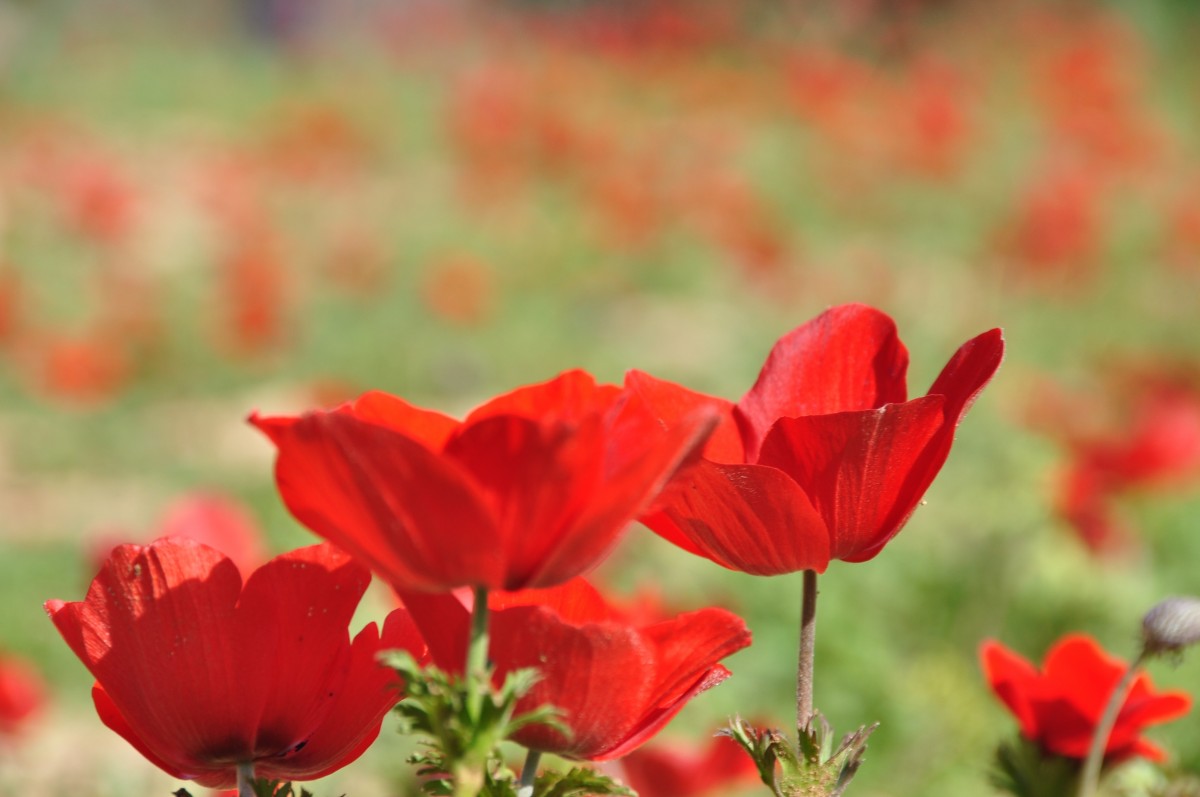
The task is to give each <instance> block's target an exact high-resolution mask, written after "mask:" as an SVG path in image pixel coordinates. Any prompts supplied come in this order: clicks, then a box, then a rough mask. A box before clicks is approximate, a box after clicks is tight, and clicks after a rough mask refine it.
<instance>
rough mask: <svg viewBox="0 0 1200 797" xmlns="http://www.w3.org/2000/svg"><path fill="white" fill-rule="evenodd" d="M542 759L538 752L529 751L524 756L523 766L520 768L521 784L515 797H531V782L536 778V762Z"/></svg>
mask: <svg viewBox="0 0 1200 797" xmlns="http://www.w3.org/2000/svg"><path fill="white" fill-rule="evenodd" d="M541 759H542V753H541V751H540V750H530V751H529V754H528V755H526V756H525V766H523V767H522V768H521V782H520V784H519V788H518V789H517V797H533V781H534V780H535V779H536V778H537V769H538V762H539V761H541Z"/></svg>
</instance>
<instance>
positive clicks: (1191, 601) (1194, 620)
mask: <svg viewBox="0 0 1200 797" xmlns="http://www.w3.org/2000/svg"><path fill="white" fill-rule="evenodd" d="M1142 638H1143V639H1144V640H1145V643H1146V652H1147V653H1149V654H1156V653H1165V652H1168V651H1170V652H1175V651H1179V650H1183V649H1184V648H1186V647H1187V646H1188V645H1192V644H1195V643H1196V642H1200V598H1192V597H1186V596H1184V597H1171V598H1166V599H1164V600H1162V601H1160V602H1159V603H1158V604H1156V605H1155V606H1154V607H1153V608H1152V609H1150V611H1148V612H1146V616H1145V617H1143V618H1142Z"/></svg>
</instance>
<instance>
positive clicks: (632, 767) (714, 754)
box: [621, 736, 758, 797]
mask: <svg viewBox="0 0 1200 797" xmlns="http://www.w3.org/2000/svg"><path fill="white" fill-rule="evenodd" d="M621 769H622V770H623V772H624V781H625V782H626V783H627V784H629V787H630V788H632V789H633V790H634V791H635V792H637V793H638V797H699V795H702V794H713V793H716V791H717V790H718V789H724V788H729V787H732V786H734V785H736V784H738V783H749V782H753V781H756V780H757V776H758V769H757V767H756V766H755V764H754V760H753V759H752V758H750V756H749V755H747V754H746V751H745V750H743V749H742V748H741V747H740V746H738V744H737V743H736V742H735V741H733V740H732V739H729V738H726V737H724V736H714V737H713V738H712V739H711V740H710V741H709V743H708V744H707V745H705V746H704V747H703V748H700V749H693V748H687V747H677V746H673V745H661V744H660V745H655V746H653V747H650V746H647V747H642V748H640V749H638V750H634V751H633V752H632V753H630V754H629V755H627V756H625V758H623V759H621Z"/></svg>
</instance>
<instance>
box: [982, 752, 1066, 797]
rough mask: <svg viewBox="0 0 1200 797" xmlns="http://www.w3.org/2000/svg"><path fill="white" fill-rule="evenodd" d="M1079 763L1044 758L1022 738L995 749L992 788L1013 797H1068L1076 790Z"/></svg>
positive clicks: (1052, 757)
mask: <svg viewBox="0 0 1200 797" xmlns="http://www.w3.org/2000/svg"><path fill="white" fill-rule="evenodd" d="M1082 768H1083V762H1082V761H1080V760H1079V759H1075V758H1064V757H1063V756H1055V755H1046V754H1045V753H1043V752H1042V750H1041V748H1039V747H1038V746H1037V745H1036V744H1034V743H1033V742H1030V741H1028V740H1027V739H1025V738H1018V739H1017V740H1016V741H1012V742H1004V743H1002V744H1001V745H1000V746H999V747H998V748H997V749H996V759H995V762H994V769H993V770H992V772H991V773H990V779H991V782H992V785H994V786H995V787H996V788H998V789H1001V790H1002V791H1006V792H1008V793H1009V794H1014V795H1017V797H1072V795H1074V794H1075V793H1076V792H1077V791H1078V790H1079V775H1080V771H1081V770H1082Z"/></svg>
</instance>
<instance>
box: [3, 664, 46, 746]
mask: <svg viewBox="0 0 1200 797" xmlns="http://www.w3.org/2000/svg"><path fill="white" fill-rule="evenodd" d="M45 702H46V692H45V687H44V686H43V684H42V678H41V676H40V675H38V672H37V670H35V669H33V667H31V666H30V665H29V664H28V663H26V662H25V661H23V660H21V659H18V658H15V657H13V656H9V655H5V654H2V653H0V737H3V736H13V735H16V734H17V733H19V732H20V730H21V728H22V727H24V725H25V724H26V723H27V722H28V721H29V720H30V719H31V718H32V717H33V716H34V715H35V714H36V713H37V712H38V711H39V710H40V709H41V707H42V705H43V704H44V703H45Z"/></svg>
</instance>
